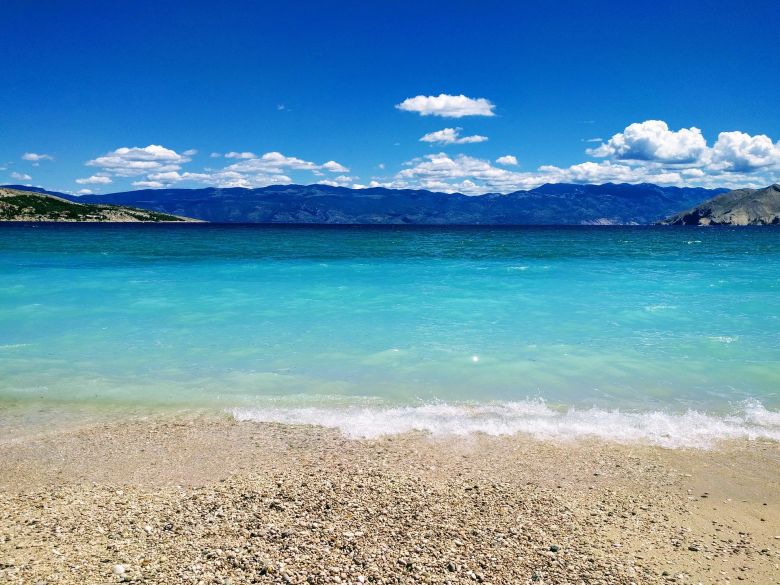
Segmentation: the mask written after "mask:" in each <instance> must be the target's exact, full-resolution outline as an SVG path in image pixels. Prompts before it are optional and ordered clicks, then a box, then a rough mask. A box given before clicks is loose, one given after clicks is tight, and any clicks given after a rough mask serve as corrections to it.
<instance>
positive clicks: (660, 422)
mask: <svg viewBox="0 0 780 585" xmlns="http://www.w3.org/2000/svg"><path fill="white" fill-rule="evenodd" d="M229 412H230V413H231V414H232V415H233V417H234V418H235V419H236V420H238V421H256V422H277V423H288V424H312V425H318V426H323V427H329V428H337V429H339V430H340V431H341V432H342V433H343V434H344V435H346V436H348V437H351V438H376V437H380V436H384V435H392V434H400V433H404V432H409V431H424V432H428V433H430V434H432V435H434V436H447V435H468V434H472V433H485V434H488V435H495V436H499V435H515V434H518V433H524V434H528V435H530V436H532V437H534V438H537V439H544V440H556V439H560V440H572V439H577V438H584V437H592V438H598V439H603V440H608V441H614V442H618V443H646V444H653V445H659V446H662V447H668V448H686V447H693V448H711V447H713V446H714V445H715V444H716V443H717V442H718V441H720V440H728V439H748V440H756V439H770V440H774V441H780V412H776V411H771V410H767V409H766V408H765V407H764V406H763V405H761V404H760V403H758V402H754V401H750V402H746V403H744V404H743V405H742V406H741V407H740V408H739V409H738V411H736V412H734V413H732V414H728V415H713V414H707V413H703V412H699V411H693V410H689V411H687V412H681V413H667V412H660V411H652V412H624V411H619V410H605V409H600V408H590V409H574V408H571V409H569V410H565V411H561V410H555V409H553V408H550V407H549V406H547V405H546V404H545V403H544V402H542V401H521V402H501V403H490V404H446V403H437V404H424V405H419V406H395V407H378V406H352V407H331V408H328V407H319V406H317V407H314V406H311V407H309V406H302V407H297V408H291V407H256V408H233V409H229Z"/></svg>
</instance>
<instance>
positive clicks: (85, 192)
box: [76, 189, 92, 195]
mask: <svg viewBox="0 0 780 585" xmlns="http://www.w3.org/2000/svg"><path fill="white" fill-rule="evenodd" d="M76 194H78V195H92V189H79V190H78V191H76Z"/></svg>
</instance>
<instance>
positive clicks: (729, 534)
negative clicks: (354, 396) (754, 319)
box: [0, 412, 780, 584]
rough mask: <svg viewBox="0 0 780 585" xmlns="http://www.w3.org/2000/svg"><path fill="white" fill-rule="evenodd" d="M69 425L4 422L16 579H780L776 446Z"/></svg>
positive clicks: (3, 564)
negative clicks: (680, 446) (666, 446)
mask: <svg viewBox="0 0 780 585" xmlns="http://www.w3.org/2000/svg"><path fill="white" fill-rule="evenodd" d="M73 420H74V421H77V422H73V423H72V424H70V425H63V426H62V427H61V428H51V427H46V426H45V425H39V426H38V427H35V426H34V425H33V426H31V425H29V424H28V425H27V427H26V428H27V432H25V433H22V434H20V433H19V432H18V429H13V428H8V429H6V431H5V432H4V433H3V435H2V443H1V444H0V526H1V527H2V528H1V530H0V581H2V582H7V583H37V584H43V583H115V582H133V583H231V584H239V583H366V582H367V583H472V582H478V583H526V582H527V583H532V582H536V583H663V582H678V583H728V582H736V581H745V582H748V583H777V582H780V571H779V570H778V563H780V538H778V537H779V536H780V529H778V526H780V447H779V446H778V444H777V443H776V442H772V441H763V440H757V441H737V440H732V441H727V442H723V443H720V444H719V445H718V446H717V447H715V448H713V449H708V450H701V449H664V448H661V447H658V446H651V445H642V444H631V445H626V444H618V443H614V442H608V441H596V440H588V439H580V440H576V441H542V440H535V439H532V438H529V437H528V436H524V435H522V434H521V435H515V436H503V437H496V436H487V435H484V434H471V435H464V436H432V435H430V434H426V433H415V432H411V433H405V434H401V435H388V436H382V437H378V438H375V439H370V440H366V439H350V438H347V437H345V436H344V435H343V434H341V433H340V432H339V431H338V430H335V429H327V428H322V427H316V426H308V425H285V424H276V423H257V422H237V421H235V420H234V419H232V418H231V417H229V416H227V415H223V414H215V413H206V412H190V413H187V414H184V413H181V412H178V413H168V414H159V413H158V414H155V415H146V414H144V415H141V414H138V415H135V416H131V417H127V416H125V417H105V416H104V417H102V418H100V419H98V418H92V417H81V418H80V417H78V416H75V417H73Z"/></svg>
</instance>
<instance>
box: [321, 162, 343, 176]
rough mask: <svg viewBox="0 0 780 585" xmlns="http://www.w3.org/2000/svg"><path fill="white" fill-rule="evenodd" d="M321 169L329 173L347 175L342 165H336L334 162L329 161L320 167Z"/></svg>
mask: <svg viewBox="0 0 780 585" xmlns="http://www.w3.org/2000/svg"><path fill="white" fill-rule="evenodd" d="M322 168H323V169H325V170H326V171H330V172H331V173H348V172H349V169H348V168H347V167H345V166H344V165H341V164H339V163H337V162H336V161H335V160H329V161H328V162H326V163H325V164H323V165H322Z"/></svg>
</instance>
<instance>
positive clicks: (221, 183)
mask: <svg viewBox="0 0 780 585" xmlns="http://www.w3.org/2000/svg"><path fill="white" fill-rule="evenodd" d="M194 153H195V151H194V150H188V151H184V152H182V153H177V152H176V151H174V150H171V149H169V148H165V147H163V146H159V145H150V146H147V147H145V148H138V147H134V148H118V149H116V150H115V151H112V152H110V153H108V154H106V155H104V156H101V157H98V158H96V159H93V160H90V161H89V162H87V165H89V166H98V167H100V168H101V172H100V173H97V174H95V175H93V176H91V177H87V178H85V179H78V180H77V182H78V183H81V184H105V183H109V182H111V181H112V179H115V178H117V177H138V179H137V180H135V181H134V182H133V183H132V185H133V186H134V187H139V188H147V189H157V188H161V187H167V186H170V185H175V184H178V183H182V182H190V183H201V184H206V185H214V186H217V187H247V188H250V187H264V186H267V185H277V184H290V183H293V182H294V181H293V179H292V177H291V176H290V174H291V173H292V172H299V171H308V172H310V173H312V175H314V176H322V175H323V172H324V171H327V172H330V173H334V174H339V175H340V176H339V177H336V179H335V182H337V183H338V184H346V183H347V181H348V180H350V181H351V180H352V178H351V177H349V178H347V175H346V173H348V172H349V169H348V168H347V167H346V166H344V165H343V164H341V163H339V162H336V161H335V160H328V161H327V162H325V163H322V164H318V163H315V162H312V161H308V160H304V159H301V158H298V157H294V156H286V155H284V154H282V153H280V152H276V151H273V152H267V153H265V154H263V155H257V154H255V153H253V152H236V151H231V152H228V153H226V154H225V155H224V157H225V158H227V159H230V161H231V162H230V164H228V165H227V166H225V167H223V168H206V169H203V171H202V172H190V171H184V170H183V169H182V166H183V165H184V164H185V163H188V162H190V161H191V159H190V156H192V155H193V154H194ZM222 156H223V155H220V154H218V153H212V156H211V157H210V158H212V159H215V158H219V157H222ZM305 182H311V181H305Z"/></svg>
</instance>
